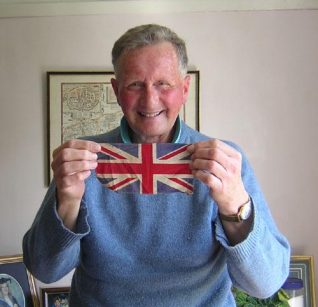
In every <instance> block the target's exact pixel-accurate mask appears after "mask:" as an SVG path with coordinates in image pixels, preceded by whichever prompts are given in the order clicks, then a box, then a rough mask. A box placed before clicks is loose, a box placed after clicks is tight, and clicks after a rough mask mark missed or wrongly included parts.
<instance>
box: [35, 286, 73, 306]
mask: <svg viewBox="0 0 318 307" xmlns="http://www.w3.org/2000/svg"><path fill="white" fill-rule="evenodd" d="M69 295H70V287H60V288H41V307H55V306H60V307H68V306H69Z"/></svg>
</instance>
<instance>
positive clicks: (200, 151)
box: [188, 140, 242, 179]
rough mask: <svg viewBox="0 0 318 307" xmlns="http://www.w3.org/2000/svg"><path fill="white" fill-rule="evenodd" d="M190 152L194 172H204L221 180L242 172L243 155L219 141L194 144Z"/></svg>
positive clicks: (190, 147)
mask: <svg viewBox="0 0 318 307" xmlns="http://www.w3.org/2000/svg"><path fill="white" fill-rule="evenodd" d="M188 150H189V152H190V153H192V164H191V168H192V170H204V171H206V172H208V173H210V174H213V175H215V176H216V177H218V178H219V179H222V178H226V177H227V176H229V175H231V174H236V175H237V173H238V172H240V170H241V160H242V157H241V154H240V153H239V152H238V151H236V150H235V149H234V148H232V147H231V146H229V145H227V144H225V143H223V142H221V141H219V140H209V141H204V142H199V143H196V144H192V145H191V146H189V148H188Z"/></svg>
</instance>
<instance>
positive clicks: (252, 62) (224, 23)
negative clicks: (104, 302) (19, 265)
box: [0, 10, 318, 285]
mask: <svg viewBox="0 0 318 307" xmlns="http://www.w3.org/2000/svg"><path fill="white" fill-rule="evenodd" d="M148 22H157V23H161V24H165V25H167V26H170V27H172V28H173V29H174V30H175V31H176V32H177V33H179V34H180V35H181V36H182V37H184V38H185V40H186V41H187V44H188V49H189V58H190V63H191V66H192V68H197V69H199V70H200V72H201V114H200V115H201V131H202V132H204V133H206V134H209V135H213V136H215V137H219V138H224V139H231V140H233V141H235V142H237V143H239V144H240V145H241V146H242V147H243V148H244V150H245V151H246V153H247V155H248V156H249V158H250V160H251V162H252V164H253V165H254V168H255V172H256V174H257V176H258V178H259V181H260V183H261V185H262V187H263V190H264V193H265V195H266V197H267V200H268V202H269V204H270V207H271V210H272V213H273V215H274V217H275V219H276V221H277V224H278V226H279V228H280V229H281V231H282V232H283V233H284V234H285V235H286V236H287V237H288V239H289V240H290V243H291V245H292V247H293V253H294V254H305V255H314V256H315V259H318V245H317V244H316V243H315V242H316V241H317V240H316V223H317V222H316V217H317V216H318V207H317V197H316V191H317V181H318V164H317V156H318V142H317V141H318V139H317V118H316V117H317V114H318V104H317V98H318V87H317V77H318V61H317V54H318V36H317V30H318V11H317V10H297V11H296V10H284V11H240V12H238V11H237V12H193V13H191V12H185V13H181V12H180V13H166V14H138V13H133V14H125V15H119V14H117V13H114V14H105V15H89V16H88V15H87V16H69V17H68V16H55V17H36V18H2V19H0V93H1V96H0V97H1V98H0V99H1V100H0V106H1V112H0V144H1V147H0V157H1V161H0V195H1V215H0V233H1V239H0V240H1V244H0V255H12V254H19V253H21V252H22V249H21V240H22V236H23V234H24V233H25V231H26V230H27V229H28V227H29V226H30V225H31V223H32V221H33V219H34V216H35V214H36V212H37V210H38V208H39V206H40V203H41V200H42V198H43V196H44V195H45V192H46V188H47V187H46V177H47V165H46V161H47V146H48V144H47V131H46V125H47V116H46V112H47V100H46V80H45V73H46V71H48V70H107V69H111V60H110V55H109V53H110V49H111V47H112V43H113V42H114V40H115V39H116V38H117V37H118V36H119V35H120V34H122V33H123V32H124V31H125V30H126V29H127V28H128V27H131V26H135V25H138V24H141V23H148ZM316 267H318V265H316ZM317 276H318V271H317V270H316V284H317ZM68 282H69V278H66V281H65V283H66V284H67V283H68ZM39 285H41V284H39Z"/></svg>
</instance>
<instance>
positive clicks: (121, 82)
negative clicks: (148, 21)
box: [112, 42, 190, 143]
mask: <svg viewBox="0 0 318 307" xmlns="http://www.w3.org/2000/svg"><path fill="white" fill-rule="evenodd" d="M189 82H190V77H189V76H183V75H182V74H181V72H180V70H179V61H178V58H177V55H176V52H175V49H174V47H173V46H172V45H171V44H170V43H168V42H163V43H158V44H155V45H150V46H145V47H141V48H138V49H134V50H131V51H128V52H127V53H124V54H123V55H122V56H121V58H120V59H119V70H118V74H117V79H116V80H115V79H112V85H113V89H114V91H115V94H116V96H117V100H118V103H119V105H120V106H121V108H122V110H123V113H124V115H125V118H126V119H127V121H128V124H129V126H130V128H131V129H132V134H133V135H132V140H133V141H134V142H136V143H163V142H169V141H171V139H172V137H173V133H174V129H173V127H174V124H175V122H176V118H177V116H178V114H179V111H180V109H181V107H182V105H183V104H184V103H185V102H186V99H187V96H188V90H189Z"/></svg>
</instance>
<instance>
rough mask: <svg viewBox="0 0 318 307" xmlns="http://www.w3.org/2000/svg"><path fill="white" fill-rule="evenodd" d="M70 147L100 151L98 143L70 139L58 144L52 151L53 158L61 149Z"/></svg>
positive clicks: (93, 151) (94, 151)
mask: <svg viewBox="0 0 318 307" xmlns="http://www.w3.org/2000/svg"><path fill="white" fill-rule="evenodd" d="M67 148H72V149H82V150H87V151H89V152H92V153H97V152H99V151H100V149H101V146H100V144H98V143H95V142H92V141H85V140H70V141H67V142H65V143H64V144H62V145H61V146H59V147H58V148H56V149H55V150H54V151H53V159H54V158H55V156H57V155H58V154H59V153H60V152H61V151H62V150H64V149H67Z"/></svg>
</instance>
